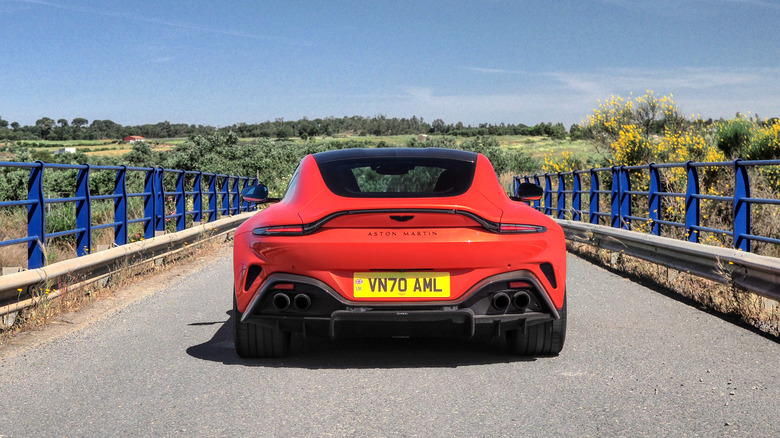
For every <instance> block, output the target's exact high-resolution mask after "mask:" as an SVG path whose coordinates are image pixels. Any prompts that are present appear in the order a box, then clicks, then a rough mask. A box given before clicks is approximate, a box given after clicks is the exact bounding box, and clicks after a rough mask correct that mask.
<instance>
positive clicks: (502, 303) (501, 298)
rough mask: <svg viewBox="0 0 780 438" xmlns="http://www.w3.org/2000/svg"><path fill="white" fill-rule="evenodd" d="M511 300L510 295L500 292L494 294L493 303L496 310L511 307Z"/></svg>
mask: <svg viewBox="0 0 780 438" xmlns="http://www.w3.org/2000/svg"><path fill="white" fill-rule="evenodd" d="M509 302H510V299H509V295H507V294H506V293H504V292H499V293H497V294H495V295H493V301H492V304H493V307H495V309H496V310H506V308H507V307H509Z"/></svg>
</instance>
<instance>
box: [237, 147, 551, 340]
mask: <svg viewBox="0 0 780 438" xmlns="http://www.w3.org/2000/svg"><path fill="white" fill-rule="evenodd" d="M352 154H353V155H350V154H349V153H344V152H340V153H336V154H330V153H325V154H318V155H315V156H314V157H311V158H309V159H305V160H304V161H303V162H302V163H301V167H300V168H299V173H300V175H299V179H301V180H303V181H302V182H304V183H305V185H306V186H305V187H293V188H291V189H292V192H291V194H290V198H289V199H286V201H283V202H282V203H280V205H277V206H273V207H269V208H268V209H267V210H266V212H264V213H263V214H265V215H267V216H268V219H266V220H264V219H263V218H262V217H261V218H260V219H258V220H256V221H254V222H253V223H252V224H250V225H249V226H247V227H243V229H240V230H239V232H237V234H236V245H235V248H236V249H235V250H236V257H235V260H236V261H237V265H236V289H237V293H236V298H237V302H238V305H237V309H238V311H239V312H240V313H241V322H242V323H251V324H259V325H262V326H264V327H267V328H269V329H271V328H272V329H274V330H281V331H284V332H298V333H302V334H304V335H326V336H330V337H332V338H340V337H354V336H370V337H374V336H458V337H472V336H477V335H494V336H501V335H503V334H505V333H507V332H509V331H521V332H526V331H527V330H528V328H529V327H531V326H536V325H539V324H545V323H548V322H551V321H554V320H557V319H560V315H559V310H560V309H561V308H562V305H563V299H564V290H565V284H564V283H565V249H562V246H563V234H562V231H561V230H560V227H558V226H557V225H556V224H555V223H554V222H553V221H551V220H549V219H548V218H546V217H545V216H543V215H540V214H538V213H537V212H535V211H533V210H532V209H531V208H528V207H527V206H525V205H522V204H519V203H513V202H512V201H509V200H508V198H506V195H505V194H504V193H503V191H502V189H501V187H500V185H498V181H497V179H496V177H495V174H494V173H492V167H491V166H490V165H489V162H487V159H485V158H484V156H481V155H477V154H471V153H461V152H460V151H457V153H453V151H447V152H444V153H442V151H439V150H422V151H421V150H410V151H406V150H403V151H400V152H398V153H396V154H389V155H385V156H383V157H381V158H382V159H378V158H377V157H376V156H369V157H366V156H363V155H362V154H361V153H360V152H352ZM407 155H409V156H407ZM383 166H384V167H383ZM448 171H451V172H449V174H448ZM411 172H416V175H412V176H413V177H414V178H413V181H409V180H408V179H409V178H406V180H404V178H401V176H403V177H408V176H409V174H410V173H411ZM355 176H356V177H357V178H355V180H353V179H352V177H355ZM497 191H498V194H500V196H497ZM286 198H287V196H286ZM285 202H286V203H287V204H286V205H284V204H285ZM277 207H281V208H280V209H279V210H280V212H281V211H287V212H286V213H279V214H271V213H273V211H272V209H273V208H277ZM288 210H295V211H296V212H297V216H298V219H297V220H294V217H293V216H292V215H291V214H289V211H288ZM258 216H260V214H258ZM280 216H281V217H285V218H286V220H287V222H286V223H282V222H284V221H280V219H279V217H280ZM508 218H513V220H512V221H510V222H507V221H506V219H508Z"/></svg>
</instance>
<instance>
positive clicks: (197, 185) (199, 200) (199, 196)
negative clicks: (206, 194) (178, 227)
mask: <svg viewBox="0 0 780 438" xmlns="http://www.w3.org/2000/svg"><path fill="white" fill-rule="evenodd" d="M202 177H203V172H198V173H196V174H195V182H193V186H194V187H193V191H194V192H195V195H194V196H193V199H192V206H193V210H194V211H195V213H194V214H193V215H192V222H198V223H200V222H201V221H203V187H202V184H201V179H202Z"/></svg>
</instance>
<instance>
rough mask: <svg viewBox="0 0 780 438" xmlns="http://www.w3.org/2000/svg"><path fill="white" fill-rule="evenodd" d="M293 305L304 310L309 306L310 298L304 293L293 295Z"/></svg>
mask: <svg viewBox="0 0 780 438" xmlns="http://www.w3.org/2000/svg"><path fill="white" fill-rule="evenodd" d="M293 305H294V306H295V308H296V309H297V310H300V311H302V312H305V311H307V310H309V308H310V307H311V298H309V296H308V295H306V294H298V295H296V296H295V297H293Z"/></svg>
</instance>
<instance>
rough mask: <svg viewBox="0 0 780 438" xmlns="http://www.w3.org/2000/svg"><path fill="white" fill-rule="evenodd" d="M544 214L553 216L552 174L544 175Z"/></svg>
mask: <svg viewBox="0 0 780 438" xmlns="http://www.w3.org/2000/svg"><path fill="white" fill-rule="evenodd" d="M544 214H546V215H548V216H551V215H552V181H551V180H550V174H549V173H545V174H544Z"/></svg>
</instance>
